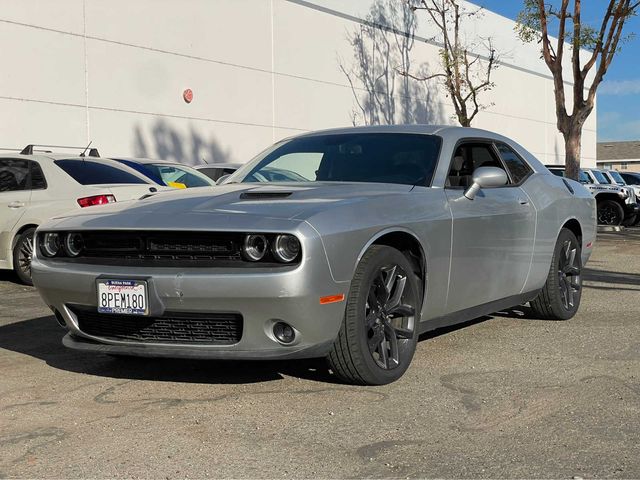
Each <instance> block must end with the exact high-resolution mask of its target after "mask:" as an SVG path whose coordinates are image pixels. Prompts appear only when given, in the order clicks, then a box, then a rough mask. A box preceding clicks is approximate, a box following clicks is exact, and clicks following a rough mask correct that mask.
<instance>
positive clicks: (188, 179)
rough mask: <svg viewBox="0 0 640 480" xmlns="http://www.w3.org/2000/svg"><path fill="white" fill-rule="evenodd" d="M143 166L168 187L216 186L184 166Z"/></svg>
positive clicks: (210, 180)
mask: <svg viewBox="0 0 640 480" xmlns="http://www.w3.org/2000/svg"><path fill="white" fill-rule="evenodd" d="M145 166H146V167H147V168H148V169H149V170H152V171H153V173H154V174H155V175H157V176H158V177H160V178H161V179H162V181H163V182H164V183H165V184H166V185H169V186H170V187H179V188H192V187H210V186H212V185H215V184H216V182H214V181H213V180H212V179H211V178H209V177H208V176H206V175H205V174H204V173H200V172H199V171H197V170H196V169H195V168H191V167H187V166H186V165H177V164H166V163H154V164H147V165H145Z"/></svg>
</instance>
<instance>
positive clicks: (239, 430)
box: [0, 231, 640, 478]
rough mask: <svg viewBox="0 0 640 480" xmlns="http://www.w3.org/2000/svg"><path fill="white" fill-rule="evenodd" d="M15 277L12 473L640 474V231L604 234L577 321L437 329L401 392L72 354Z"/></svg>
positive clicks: (0, 282) (4, 366) (8, 442)
mask: <svg viewBox="0 0 640 480" xmlns="http://www.w3.org/2000/svg"><path fill="white" fill-rule="evenodd" d="M10 278H11V277H10V276H8V275H4V276H2V277H1V278H0V478H1V477H44V478H53V477H56V478H59V477H124V476H126V477H236V478H237V477H272V478H273V477H282V478H286V477H565V478H571V477H573V476H580V477H620V478H638V477H640V318H639V315H638V312H639V310H640V308H638V303H639V301H640V293H639V292H640V231H635V232H633V231H627V232H624V233H612V234H603V235H601V236H600V237H599V239H598V243H597V245H596V249H595V253H594V256H593V258H592V261H591V262H590V264H589V265H588V270H587V276H586V278H587V281H586V282H585V290H584V297H583V304H582V308H581V310H580V312H579V314H578V315H577V316H576V317H575V318H574V319H572V320H570V321H568V322H548V321H540V320H530V319H527V309H526V308H525V307H522V308H518V309H513V310H511V311H509V312H504V313H499V314H496V315H494V316H492V317H491V318H489V317H487V318H484V319H479V320H476V321H475V322H471V323H470V324H468V325H467V326H465V327H464V328H458V329H452V330H449V331H445V332H438V334H435V335H429V336H427V337H425V338H424V339H423V340H422V341H421V342H420V343H419V345H418V350H417V353H416V356H415V358H414V361H413V365H412V367H411V368H410V369H409V371H408V372H407V374H406V375H405V376H404V377H403V378H402V379H401V380H400V381H399V382H397V383H395V384H392V385H388V386H384V387H375V388H369V387H352V386H347V385H341V384H338V383H334V382H333V381H332V378H331V377H330V376H329V375H328V374H327V372H325V370H324V368H323V366H322V363H318V362H291V363H280V362H269V363H245V362H243V363H221V362H204V361H171V360H154V359H133V360H131V359H114V358H110V357H107V356H95V355H89V354H84V353H78V352H74V351H71V350H67V349H65V348H64V347H63V346H62V345H61V343H60V340H61V338H62V335H63V331H62V329H60V328H59V327H58V326H57V325H56V323H55V321H54V319H53V317H52V316H51V315H50V312H49V311H48V310H47V309H46V308H45V306H44V305H43V304H42V303H41V301H40V299H39V297H38V295H37V293H36V292H35V291H34V290H33V289H32V288H26V287H22V286H19V285H16V284H15V283H12V282H11V281H10Z"/></svg>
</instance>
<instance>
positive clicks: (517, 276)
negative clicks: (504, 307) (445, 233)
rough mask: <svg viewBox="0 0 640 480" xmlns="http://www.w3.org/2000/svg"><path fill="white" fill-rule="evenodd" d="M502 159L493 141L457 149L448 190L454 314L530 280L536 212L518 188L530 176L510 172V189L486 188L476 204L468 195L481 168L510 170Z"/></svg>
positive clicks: (511, 292) (505, 294)
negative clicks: (474, 175) (490, 167)
mask: <svg viewBox="0 0 640 480" xmlns="http://www.w3.org/2000/svg"><path fill="white" fill-rule="evenodd" d="M502 155H503V154H501V152H500V151H499V150H498V149H497V148H496V146H495V145H493V144H492V143H491V142H489V141H478V140H473V141H466V142H463V143H461V144H460V145H459V146H458V147H457V148H456V149H455V154H454V158H453V159H452V164H451V168H450V172H449V177H448V180H447V186H446V188H445V192H446V195H447V199H448V202H449V207H450V209H451V214H452V222H453V226H452V245H451V255H452V256H451V268H450V274H449V289H448V295H447V310H448V311H449V312H455V311H459V310H464V309H467V308H471V307H475V306H479V305H482V304H485V303H489V302H493V301H496V300H500V299H503V298H506V297H510V296H513V295H517V294H519V293H521V290H522V288H523V287H524V284H525V281H526V279H527V275H528V273H529V268H530V266H531V259H532V254H533V244H534V236H535V222H536V213H535V208H534V207H533V205H532V203H531V201H530V200H529V197H528V196H527V194H526V193H525V192H524V190H522V189H521V188H520V186H519V184H520V183H522V181H524V179H525V178H522V176H521V175H520V176H519V178H516V176H515V175H513V174H510V173H509V171H507V173H508V176H509V183H508V184H507V185H505V186H502V187H496V188H483V189H482V190H481V191H480V192H479V194H478V195H477V196H476V197H475V198H474V199H473V200H469V199H467V198H466V197H465V196H464V191H465V190H466V188H467V187H468V186H470V184H471V176H472V175H473V171H474V170H475V169H476V168H479V167H483V166H485V167H486V166H492V167H498V168H502V169H503V170H507V169H506V167H505V163H504V160H503V158H502ZM518 179H519V180H520V181H519V182H518V181H515V180H518Z"/></svg>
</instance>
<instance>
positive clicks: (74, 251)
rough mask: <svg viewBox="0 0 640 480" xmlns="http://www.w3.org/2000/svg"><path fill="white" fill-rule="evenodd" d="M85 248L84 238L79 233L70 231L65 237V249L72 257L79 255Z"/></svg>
mask: <svg viewBox="0 0 640 480" xmlns="http://www.w3.org/2000/svg"><path fill="white" fill-rule="evenodd" d="M83 248H84V239H83V238H82V235H81V234H79V233H69V234H67V236H66V237H65V239H64V251H65V252H66V254H67V255H69V256H70V257H77V256H78V255H80V252H82V249H83Z"/></svg>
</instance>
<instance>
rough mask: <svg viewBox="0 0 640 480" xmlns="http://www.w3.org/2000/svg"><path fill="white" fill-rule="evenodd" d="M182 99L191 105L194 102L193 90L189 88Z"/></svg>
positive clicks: (183, 93)
mask: <svg viewBox="0 0 640 480" xmlns="http://www.w3.org/2000/svg"><path fill="white" fill-rule="evenodd" d="M182 98H183V99H184V101H185V102H187V103H191V102H192V100H193V90H191V89H190V88H187V89H186V90H185V91H184V92H182Z"/></svg>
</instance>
